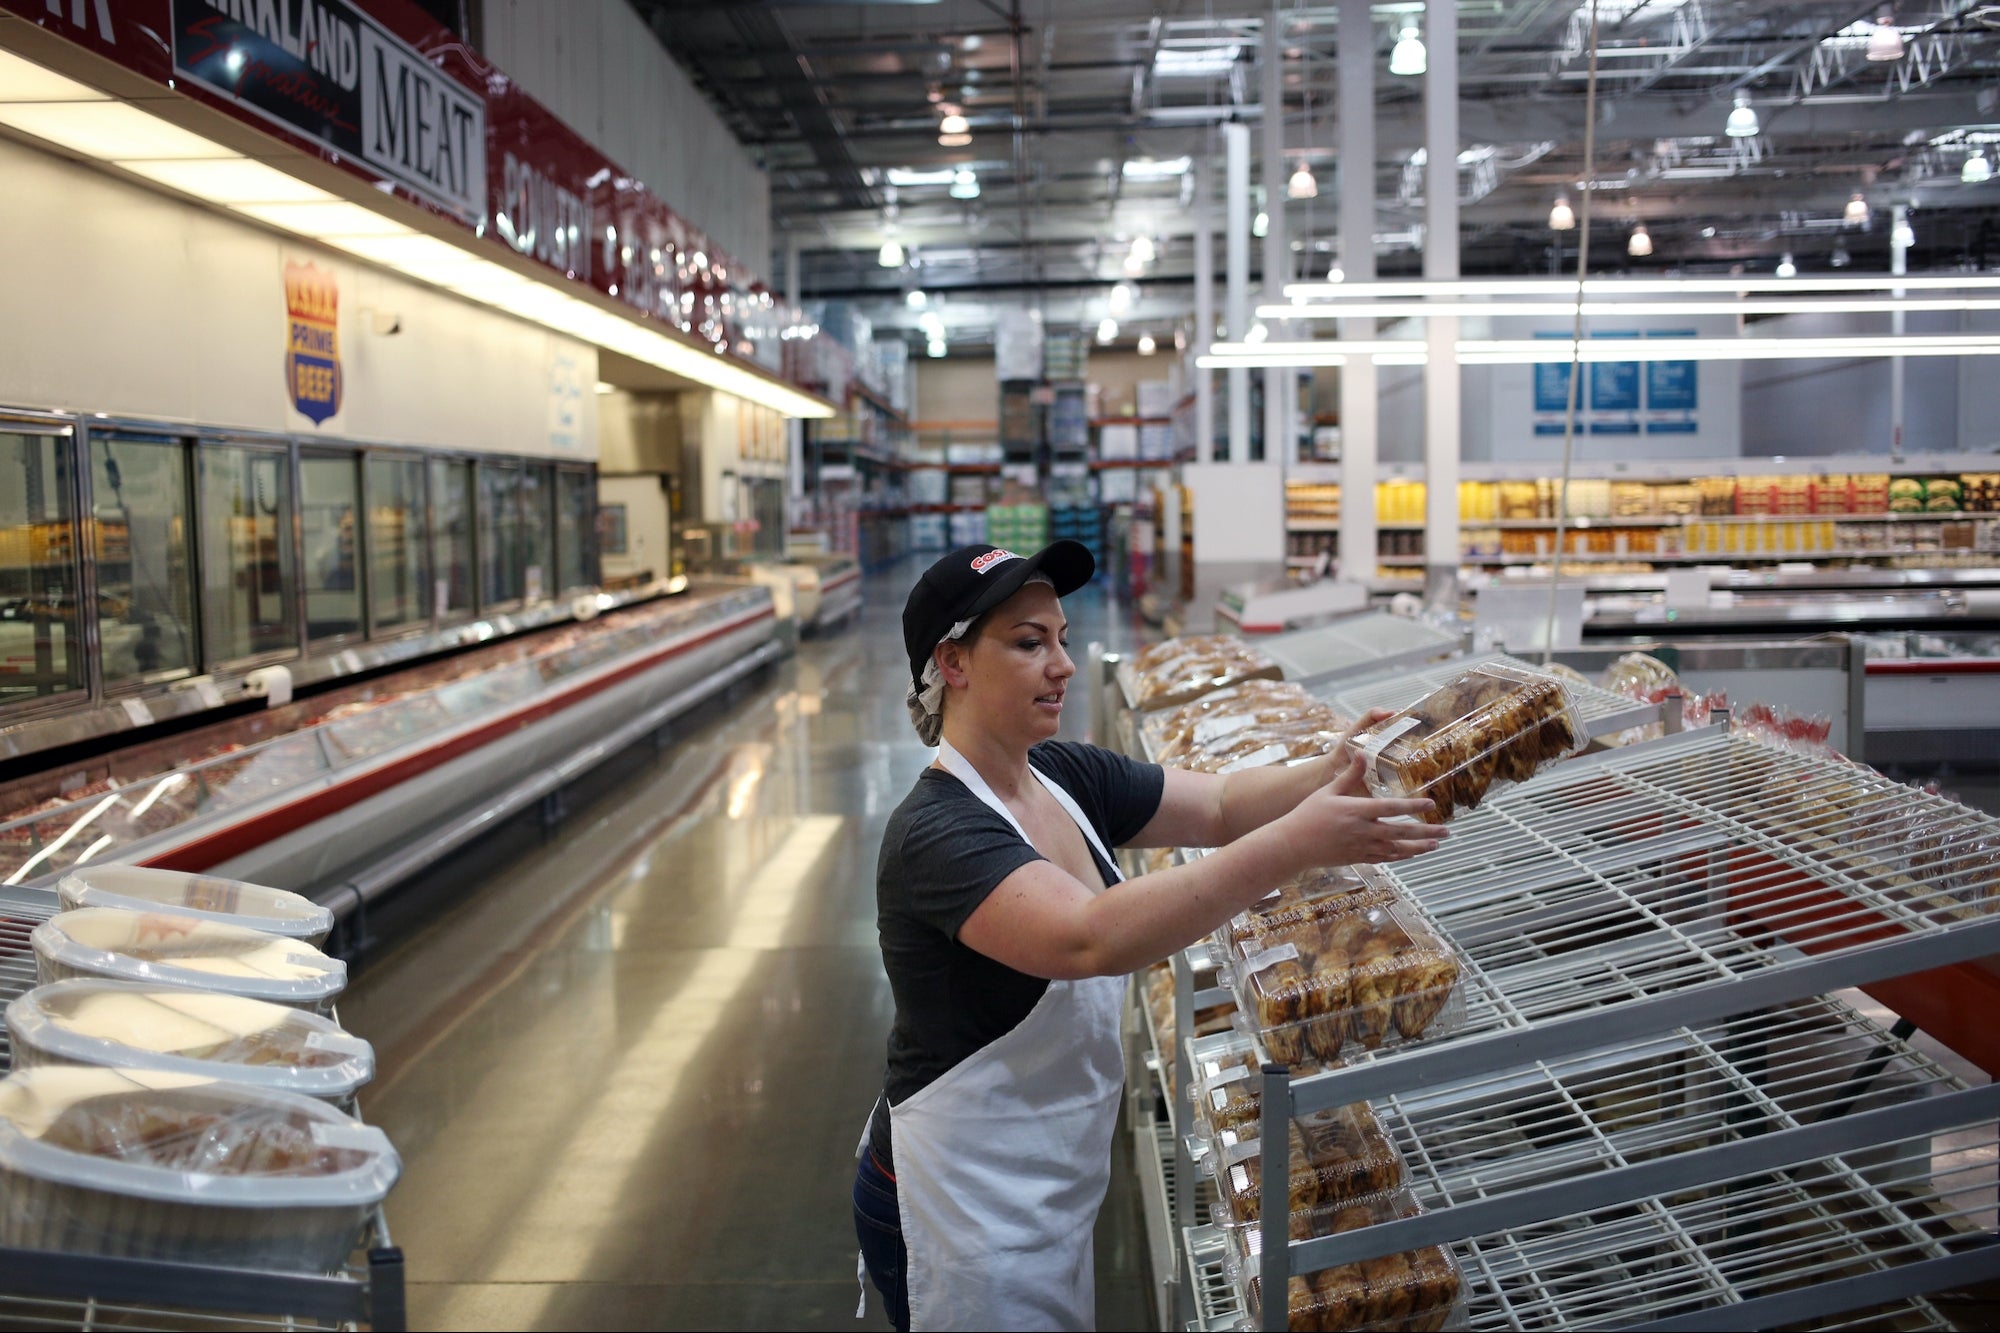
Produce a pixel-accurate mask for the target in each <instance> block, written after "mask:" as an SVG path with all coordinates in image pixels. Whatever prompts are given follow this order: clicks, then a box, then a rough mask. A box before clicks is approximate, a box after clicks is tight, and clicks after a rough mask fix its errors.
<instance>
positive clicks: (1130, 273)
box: [1124, 255, 1146, 278]
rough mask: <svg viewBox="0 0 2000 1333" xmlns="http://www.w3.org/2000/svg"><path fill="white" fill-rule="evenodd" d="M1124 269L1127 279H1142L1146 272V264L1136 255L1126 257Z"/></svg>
mask: <svg viewBox="0 0 2000 1333" xmlns="http://www.w3.org/2000/svg"><path fill="white" fill-rule="evenodd" d="M1124 269H1125V276H1126V277H1128V278H1137V277H1142V276H1144V274H1145V272H1146V263H1145V261H1144V260H1142V259H1140V258H1139V256H1137V255H1126V256H1125V264H1124Z"/></svg>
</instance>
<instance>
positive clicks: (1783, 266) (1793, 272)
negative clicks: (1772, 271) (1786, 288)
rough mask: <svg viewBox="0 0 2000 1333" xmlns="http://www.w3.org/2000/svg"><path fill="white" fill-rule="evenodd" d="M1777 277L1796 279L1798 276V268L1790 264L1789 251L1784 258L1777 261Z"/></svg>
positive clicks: (1790, 256)
mask: <svg viewBox="0 0 2000 1333" xmlns="http://www.w3.org/2000/svg"><path fill="white" fill-rule="evenodd" d="M1778 276H1779V277H1781V278H1796V277H1798V276H1799V266H1798V265H1797V264H1794V263H1793V262H1792V253H1791V251H1789V250H1787V251H1786V252H1785V257H1784V258H1783V259H1780V260H1779V261H1778Z"/></svg>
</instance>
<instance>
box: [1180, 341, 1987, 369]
mask: <svg viewBox="0 0 2000 1333" xmlns="http://www.w3.org/2000/svg"><path fill="white" fill-rule="evenodd" d="M1358 356H1366V357H1368V358H1369V359H1370V360H1372V361H1374V362H1375V363H1376V364H1377V365H1419V366H1420V365H1423V364H1425V363H1426V362H1427V360H1428V359H1429V358H1428V355H1427V353H1426V351H1425V349H1424V345H1423V344H1422V343H1420V342H1415V341H1411V340H1375V341H1370V340H1364V339H1347V338H1342V339H1338V340H1335V339H1326V340H1324V341H1318V342H1312V341H1307V342H1283V343H1275V342H1267V343H1265V344H1263V345H1262V346H1255V345H1252V344H1251V343H1249V342H1248V341H1247V340H1246V341H1244V342H1240V343H1217V344H1215V346H1214V347H1213V348H1211V349H1210V350H1209V351H1208V353H1206V354H1205V355H1202V356H1199V357H1197V358H1195V365H1196V366H1198V367H1200V368H1201V369H1203V370H1231V369H1237V368H1244V369H1255V368H1258V367H1261V366H1338V365H1343V364H1345V363H1346V361H1347V360H1348V359H1349V358H1351V357H1358ZM1901 356H2000V334H1992V333H1947V334H1905V335H1903V336H1901V337H1890V338H1885V337H1882V336H1881V335H1879V334H1859V335H1844V336H1839V337H1826V338H1766V337H1703V336H1697V337H1693V338H1685V337H1680V338H1643V339H1641V338H1629V339H1628V338H1618V339H1597V338H1586V339H1584V340H1583V341H1582V342H1581V343H1573V342H1571V341H1570V340H1569V339H1566V338H1562V339H1559V338H1504V339H1503V338H1495V339H1465V338H1462V339H1460V340H1459V342H1458V346H1457V351H1456V356H1455V358H1454V359H1455V360H1456V361H1457V363H1458V364H1459V365H1461V366H1527V365H1551V364H1561V363H1564V362H1567V361H1569V360H1570V359H1571V358H1572V357H1574V358H1576V359H1577V360H1580V361H1584V362H1622V361H1796V360H1820V359H1824V358H1834V357H1839V358H1850V357H1851V358H1855V359H1862V358H1869V357H1901Z"/></svg>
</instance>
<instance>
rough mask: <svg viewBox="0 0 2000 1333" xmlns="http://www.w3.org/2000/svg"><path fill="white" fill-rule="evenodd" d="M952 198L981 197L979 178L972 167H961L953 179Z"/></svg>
mask: <svg viewBox="0 0 2000 1333" xmlns="http://www.w3.org/2000/svg"><path fill="white" fill-rule="evenodd" d="M951 197H952V198H954V199H977V198H978V197H979V177H978V176H977V175H975V174H974V173H973V170H972V168H971V167H961V168H960V169H959V171H958V173H957V174H956V175H954V176H953V177H952V178H951Z"/></svg>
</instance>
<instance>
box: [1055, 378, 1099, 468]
mask: <svg viewBox="0 0 2000 1333" xmlns="http://www.w3.org/2000/svg"><path fill="white" fill-rule="evenodd" d="M1050 387H1051V389H1052V390H1053V394H1054V401H1053V402H1052V403H1051V404H1050V405H1049V447H1050V448H1051V449H1054V450H1057V451H1059V452H1062V453H1071V454H1080V453H1081V452H1082V451H1083V450H1085V449H1087V448H1089V447H1090V415H1089V412H1088V411H1087V410H1086V408H1085V395H1084V388H1083V383H1082V382H1081V381H1066V382H1063V383H1058V384H1054V385H1051V386H1050Z"/></svg>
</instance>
